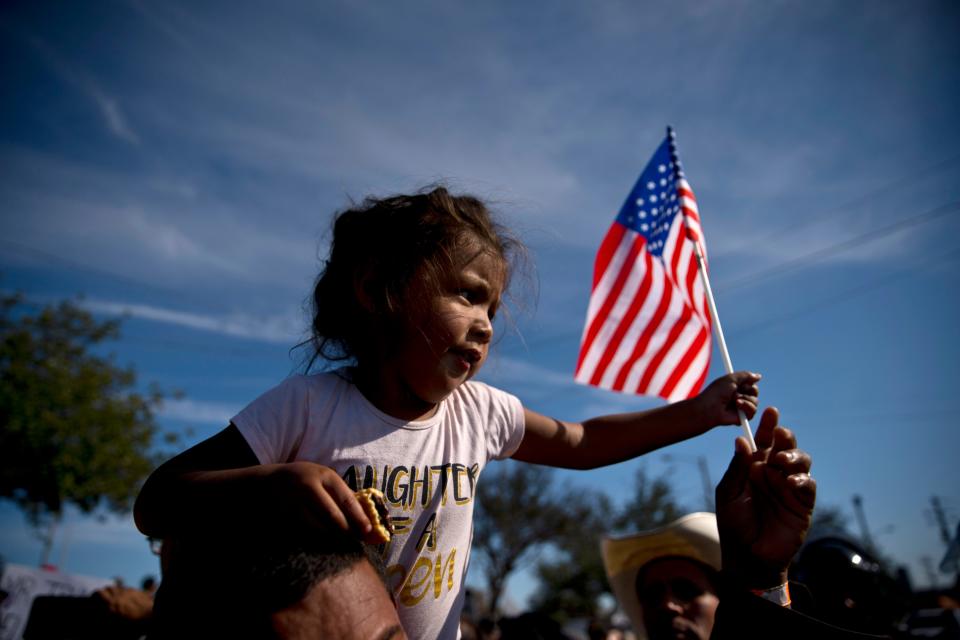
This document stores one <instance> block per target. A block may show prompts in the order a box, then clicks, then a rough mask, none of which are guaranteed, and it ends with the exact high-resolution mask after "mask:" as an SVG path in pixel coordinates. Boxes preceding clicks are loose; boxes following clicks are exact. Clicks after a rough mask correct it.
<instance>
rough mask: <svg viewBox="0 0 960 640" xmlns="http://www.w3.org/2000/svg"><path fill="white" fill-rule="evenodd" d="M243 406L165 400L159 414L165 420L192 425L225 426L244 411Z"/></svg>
mask: <svg viewBox="0 0 960 640" xmlns="http://www.w3.org/2000/svg"><path fill="white" fill-rule="evenodd" d="M242 408H243V407H242V406H239V405H237V404H230V403H224V402H204V401H200V400H190V399H189V398H185V399H180V400H165V401H164V402H163V406H162V407H160V411H159V412H158V413H159V415H161V416H162V417H164V418H169V419H172V420H181V421H184V422H191V423H204V424H215V425H219V426H225V425H227V424H228V423H229V422H230V419H231V418H232V417H233V416H235V415H236V414H237V411H239V410H240V409H242Z"/></svg>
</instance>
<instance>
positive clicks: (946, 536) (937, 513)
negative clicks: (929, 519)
mask: <svg viewBox="0 0 960 640" xmlns="http://www.w3.org/2000/svg"><path fill="white" fill-rule="evenodd" d="M930 504H932V505H933V517H934V518H936V519H937V524H938V525H939V527H940V539H941V540H943V544H945V545H947V546H950V527H948V526H947V515H946V514H945V513H944V512H943V505H942V504H940V498H938V497H937V496H932V497H931V498H930Z"/></svg>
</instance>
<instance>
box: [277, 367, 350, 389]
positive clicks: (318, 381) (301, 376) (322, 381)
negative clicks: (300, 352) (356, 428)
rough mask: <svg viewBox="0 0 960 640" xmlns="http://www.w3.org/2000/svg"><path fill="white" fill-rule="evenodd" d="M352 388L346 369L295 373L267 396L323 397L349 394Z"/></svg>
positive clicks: (347, 369) (348, 371) (348, 372)
mask: <svg viewBox="0 0 960 640" xmlns="http://www.w3.org/2000/svg"><path fill="white" fill-rule="evenodd" d="M353 388H354V385H353V377H352V376H351V374H350V370H349V368H347V367H344V368H342V369H334V370H330V371H320V372H317V373H295V374H292V375H290V376H288V377H286V378H284V379H283V380H281V381H280V382H279V383H278V384H277V385H276V386H274V387H273V389H271V390H270V391H267V393H266V394H264V395H268V396H324V395H330V394H339V393H345V392H349V391H351V390H352V389H353Z"/></svg>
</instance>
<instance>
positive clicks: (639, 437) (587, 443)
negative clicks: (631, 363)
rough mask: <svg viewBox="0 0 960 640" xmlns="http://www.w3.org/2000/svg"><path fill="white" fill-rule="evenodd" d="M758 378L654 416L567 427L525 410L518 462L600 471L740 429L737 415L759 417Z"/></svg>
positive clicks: (738, 376) (733, 382)
mask: <svg viewBox="0 0 960 640" xmlns="http://www.w3.org/2000/svg"><path fill="white" fill-rule="evenodd" d="M759 380H760V376H759V375H758V374H755V373H749V372H746V371H738V372H737V373H732V374H729V375H726V376H723V377H722V378H718V379H716V380H714V381H713V382H712V383H711V384H710V385H709V386H708V387H707V388H706V389H704V390H703V392H701V393H700V395H698V396H697V397H695V398H691V399H689V400H682V401H680V402H675V403H673V404H669V405H666V406H663V407H658V408H656V409H650V410H649V411H640V412H637V413H621V414H615V415H608V416H601V417H597V418H591V419H590V420H585V421H584V422H582V423H580V422H566V421H563V420H556V419H554V418H549V417H547V416H544V415H542V414H539V413H537V412H535V411H531V410H529V409H524V418H525V421H526V423H525V430H524V434H523V441H522V442H521V443H520V448H519V449H517V451H516V453H514V454H513V458H514V459H517V460H523V461H524V462H533V463H536V464H545V465H549V466H553V467H565V468H568V469H594V468H596V467H603V466H606V465H609V464H614V463H617V462H623V461H624V460H629V459H631V458H635V457H637V456H640V455H643V454H644V453H648V452H650V451H653V450H655V449H659V448H661V447H665V446H667V445H670V444H674V443H676V442H680V441H682V440H686V439H687V438H692V437H694V436H697V435H700V434H701V433H705V432H706V431H709V430H710V429H712V428H713V427H715V426H717V425H721V424H737V423H738V422H739V417H738V415H737V409H740V410H742V411H743V412H744V413H745V414H746V415H747V417H748V418H752V417H753V415H754V414H755V413H756V411H757V395H758V393H759V391H758V389H757V382H759Z"/></svg>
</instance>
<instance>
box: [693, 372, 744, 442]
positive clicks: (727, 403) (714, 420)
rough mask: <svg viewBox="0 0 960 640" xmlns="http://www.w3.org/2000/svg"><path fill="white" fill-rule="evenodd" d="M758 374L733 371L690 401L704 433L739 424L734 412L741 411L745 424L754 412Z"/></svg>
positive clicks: (738, 418) (738, 417) (712, 383)
mask: <svg viewBox="0 0 960 640" xmlns="http://www.w3.org/2000/svg"><path fill="white" fill-rule="evenodd" d="M758 382H760V374H759V373H751V372H749V371H737V372H736V373H730V374H727V375H725V376H723V377H722V378H717V379H716V380H714V381H713V382H711V383H710V384H709V386H707V388H706V389H704V390H703V391H701V392H700V395H698V396H697V397H696V398H694V401H695V402H697V403H698V405H699V407H698V411H699V413H700V415H701V416H702V419H703V423H704V425H705V426H706V428H707V429H711V428H713V427H715V426H717V425H721V424H740V416H738V415H737V410H738V409H739V410H740V411H743V413H744V414H745V415H746V416H747V420H749V419H750V418H752V417H753V416H754V414H756V412H757V396H758V395H759V394H760V390H759V388H758V387H757V383H758Z"/></svg>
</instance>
